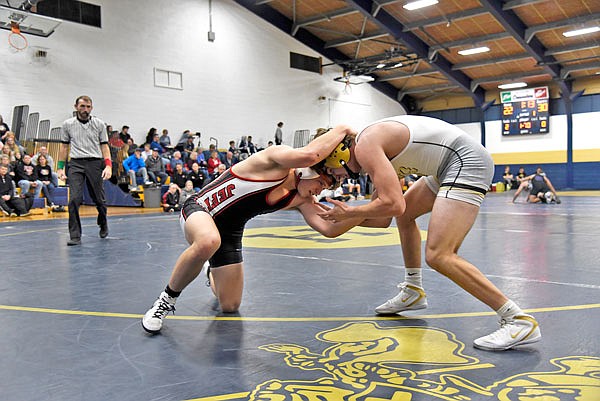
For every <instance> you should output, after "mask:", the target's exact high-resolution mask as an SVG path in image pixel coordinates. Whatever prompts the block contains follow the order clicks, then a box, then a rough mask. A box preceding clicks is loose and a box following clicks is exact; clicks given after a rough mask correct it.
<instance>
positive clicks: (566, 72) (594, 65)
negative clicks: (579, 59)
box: [560, 61, 600, 79]
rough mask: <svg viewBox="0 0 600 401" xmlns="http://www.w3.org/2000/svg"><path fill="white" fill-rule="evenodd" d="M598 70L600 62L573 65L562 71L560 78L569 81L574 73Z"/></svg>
mask: <svg viewBox="0 0 600 401" xmlns="http://www.w3.org/2000/svg"><path fill="white" fill-rule="evenodd" d="M596 68H600V61H592V62H590V63H583V64H572V65H569V66H567V67H564V68H562V69H561V70H560V77H561V78H562V79H567V78H568V77H569V75H571V73H572V72H573V71H581V70H593V69H596Z"/></svg>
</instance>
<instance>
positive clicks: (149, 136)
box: [144, 127, 158, 143]
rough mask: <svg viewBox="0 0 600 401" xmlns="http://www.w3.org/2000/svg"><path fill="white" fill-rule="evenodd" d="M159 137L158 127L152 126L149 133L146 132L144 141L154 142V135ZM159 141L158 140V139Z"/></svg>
mask: <svg viewBox="0 0 600 401" xmlns="http://www.w3.org/2000/svg"><path fill="white" fill-rule="evenodd" d="M155 135H156V136H157V137H158V132H157V131H156V128H154V127H152V128H150V129H149V130H148V133H147V134H146V140H145V141H144V143H152V141H154V136H155ZM156 142H157V143H158V141H156Z"/></svg>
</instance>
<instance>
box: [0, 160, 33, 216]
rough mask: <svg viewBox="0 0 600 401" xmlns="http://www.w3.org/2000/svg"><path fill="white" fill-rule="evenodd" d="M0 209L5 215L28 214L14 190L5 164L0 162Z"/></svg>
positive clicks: (13, 184)
mask: <svg viewBox="0 0 600 401" xmlns="http://www.w3.org/2000/svg"><path fill="white" fill-rule="evenodd" d="M0 209H2V210H1V211H2V213H3V214H4V215H5V216H10V217H17V216H21V217H25V216H28V215H29V210H28V209H27V206H26V203H25V201H24V199H23V198H21V197H19V196H18V195H17V193H16V191H15V183H14V182H13V180H12V179H11V178H10V177H9V175H8V169H7V168H6V165H4V164H0Z"/></svg>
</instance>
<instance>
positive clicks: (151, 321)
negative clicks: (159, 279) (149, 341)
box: [142, 291, 176, 334]
mask: <svg viewBox="0 0 600 401" xmlns="http://www.w3.org/2000/svg"><path fill="white" fill-rule="evenodd" d="M175 301H176V298H173V297H170V296H169V295H167V293H166V292H164V291H163V292H162V293H161V294H160V296H159V297H158V299H157V300H156V301H154V305H152V308H150V309H149V310H148V312H146V314H145V315H144V317H143V318H142V327H143V328H144V330H146V331H147V332H148V333H152V334H156V333H158V332H159V331H160V329H161V328H162V325H163V319H164V318H165V317H166V316H167V315H168V314H169V312H173V313H175Z"/></svg>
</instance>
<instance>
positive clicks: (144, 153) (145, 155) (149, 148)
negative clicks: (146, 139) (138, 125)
mask: <svg viewBox="0 0 600 401" xmlns="http://www.w3.org/2000/svg"><path fill="white" fill-rule="evenodd" d="M150 156H152V146H150V144H149V143H145V144H144V150H143V151H142V159H144V163H145V162H146V159H148V157H150Z"/></svg>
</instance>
